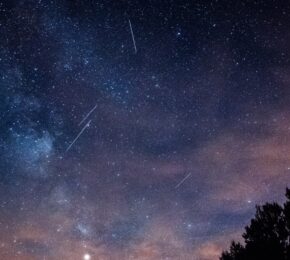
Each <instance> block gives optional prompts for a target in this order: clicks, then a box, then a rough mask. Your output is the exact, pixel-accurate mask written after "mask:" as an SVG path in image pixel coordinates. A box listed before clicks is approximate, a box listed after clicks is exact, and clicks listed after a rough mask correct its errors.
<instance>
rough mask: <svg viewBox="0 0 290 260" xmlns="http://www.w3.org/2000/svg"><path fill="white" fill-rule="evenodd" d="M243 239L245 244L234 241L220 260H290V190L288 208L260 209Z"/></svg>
mask: <svg viewBox="0 0 290 260" xmlns="http://www.w3.org/2000/svg"><path fill="white" fill-rule="evenodd" d="M243 238H244V244H243V245H242V244H241V243H238V242H235V241H233V242H232V244H231V246H230V249H229V251H225V252H223V253H222V256H221V257H220V260H260V259H261V260H270V259H271V260H286V259H287V260H290V189H288V188H287V189H286V202H285V203H284V205H282V206H281V205H279V204H277V203H266V204H265V205H263V206H256V214H255V217H254V218H253V219H252V220H251V223H250V225H249V226H247V227H246V228H245V232H244V233H243Z"/></svg>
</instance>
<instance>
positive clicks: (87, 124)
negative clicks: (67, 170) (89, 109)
mask: <svg viewBox="0 0 290 260" xmlns="http://www.w3.org/2000/svg"><path fill="white" fill-rule="evenodd" d="M91 121H92V120H90V121H89V122H87V123H86V125H85V126H84V127H83V128H82V130H81V131H80V132H79V134H78V135H77V137H76V138H75V139H74V140H73V141H72V143H71V144H70V145H69V146H68V148H66V150H65V152H68V150H69V149H70V148H71V147H72V146H73V144H74V143H75V142H76V141H77V140H78V139H79V137H80V136H81V135H82V133H83V132H84V131H85V130H86V129H87V128H88V127H89V126H90V123H91Z"/></svg>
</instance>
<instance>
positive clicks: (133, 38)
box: [129, 19, 137, 54]
mask: <svg viewBox="0 0 290 260" xmlns="http://www.w3.org/2000/svg"><path fill="white" fill-rule="evenodd" d="M129 26H130V31H131V36H132V41H133V45H134V49H135V54H136V53H137V47H136V42H135V37H134V32H133V28H132V24H131V21H130V19H129Z"/></svg>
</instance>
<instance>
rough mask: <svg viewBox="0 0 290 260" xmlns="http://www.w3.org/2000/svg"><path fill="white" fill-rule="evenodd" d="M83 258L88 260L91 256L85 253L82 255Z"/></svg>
mask: <svg viewBox="0 0 290 260" xmlns="http://www.w3.org/2000/svg"><path fill="white" fill-rule="evenodd" d="M83 259H84V260H90V259H91V256H90V255H89V254H85V255H84V257H83Z"/></svg>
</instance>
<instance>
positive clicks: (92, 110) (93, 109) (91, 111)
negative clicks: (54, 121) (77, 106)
mask: <svg viewBox="0 0 290 260" xmlns="http://www.w3.org/2000/svg"><path fill="white" fill-rule="evenodd" d="M97 107H98V104H96V105H95V106H94V107H93V108H92V109H91V110H90V111H89V113H87V115H86V116H85V117H84V118H83V120H82V121H81V122H80V123H79V126H80V125H81V124H82V123H83V122H84V121H86V119H87V118H88V117H89V116H90V114H91V113H93V112H94V111H95V109H96V108H97Z"/></svg>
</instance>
